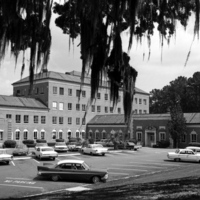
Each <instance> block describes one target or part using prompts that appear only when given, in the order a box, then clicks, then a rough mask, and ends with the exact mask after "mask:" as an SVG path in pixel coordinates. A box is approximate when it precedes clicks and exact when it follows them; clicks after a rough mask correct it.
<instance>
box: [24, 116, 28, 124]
mask: <svg viewBox="0 0 200 200" xmlns="http://www.w3.org/2000/svg"><path fill="white" fill-rule="evenodd" d="M24 123H28V115H24Z"/></svg>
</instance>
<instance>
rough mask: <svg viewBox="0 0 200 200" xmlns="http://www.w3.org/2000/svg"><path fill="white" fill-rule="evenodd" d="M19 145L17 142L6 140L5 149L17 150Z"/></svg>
mask: <svg viewBox="0 0 200 200" xmlns="http://www.w3.org/2000/svg"><path fill="white" fill-rule="evenodd" d="M16 145H17V142H16V141H15V140H6V141H4V143H3V147H4V148H15V147H16Z"/></svg>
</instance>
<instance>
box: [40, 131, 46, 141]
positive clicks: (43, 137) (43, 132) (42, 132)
mask: <svg viewBox="0 0 200 200" xmlns="http://www.w3.org/2000/svg"><path fill="white" fill-rule="evenodd" d="M40 138H41V139H42V140H45V138H46V132H45V131H40Z"/></svg>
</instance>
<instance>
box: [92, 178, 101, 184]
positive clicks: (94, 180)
mask: <svg viewBox="0 0 200 200" xmlns="http://www.w3.org/2000/svg"><path fill="white" fill-rule="evenodd" d="M92 182H93V183H94V184H95V183H99V182H100V178H99V177H98V176H93V177H92Z"/></svg>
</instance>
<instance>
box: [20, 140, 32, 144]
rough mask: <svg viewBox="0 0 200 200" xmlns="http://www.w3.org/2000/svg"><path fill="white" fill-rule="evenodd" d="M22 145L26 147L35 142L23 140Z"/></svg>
mask: <svg viewBox="0 0 200 200" xmlns="http://www.w3.org/2000/svg"><path fill="white" fill-rule="evenodd" d="M22 143H23V144H26V145H27V144H34V143H35V141H34V140H23V141H22Z"/></svg>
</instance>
